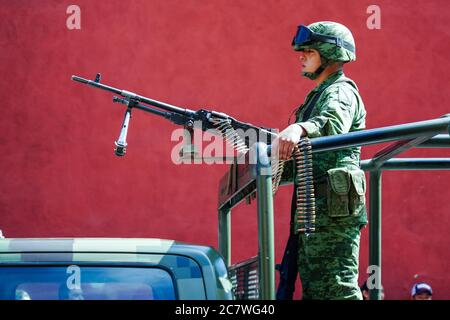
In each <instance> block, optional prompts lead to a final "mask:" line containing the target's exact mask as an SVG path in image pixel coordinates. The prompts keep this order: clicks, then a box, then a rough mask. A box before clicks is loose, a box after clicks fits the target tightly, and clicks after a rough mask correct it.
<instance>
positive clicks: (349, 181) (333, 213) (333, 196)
mask: <svg viewBox="0 0 450 320" xmlns="http://www.w3.org/2000/svg"><path fill="white" fill-rule="evenodd" d="M327 173H328V201H327V202H328V215H329V216H330V217H347V216H350V215H354V216H357V215H359V214H360V213H361V212H362V210H361V208H362V207H363V206H364V205H365V192H366V177H365V175H364V171H362V170H359V169H356V170H350V169H347V168H336V169H330V170H328V172H327Z"/></svg>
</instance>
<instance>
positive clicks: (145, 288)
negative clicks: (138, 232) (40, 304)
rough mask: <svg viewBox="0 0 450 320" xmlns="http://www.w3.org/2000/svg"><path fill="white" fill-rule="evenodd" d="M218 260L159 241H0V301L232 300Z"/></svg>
mask: <svg viewBox="0 0 450 320" xmlns="http://www.w3.org/2000/svg"><path fill="white" fill-rule="evenodd" d="M233 298H234V295H233V290H232V285H231V282H230V280H229V277H228V272H227V268H226V265H225V263H224V260H223V258H222V257H221V256H220V254H219V253H218V252H217V251H216V250H215V249H213V248H212V247H208V246H200V245H193V244H187V243H181V242H177V241H173V240H163V239H130V238H127V239H120V238H114V239H111V238H67V239H66V238H41V239H38V238H30V239H26V238H18V239H8V238H6V239H0V300H82V299H84V300H233Z"/></svg>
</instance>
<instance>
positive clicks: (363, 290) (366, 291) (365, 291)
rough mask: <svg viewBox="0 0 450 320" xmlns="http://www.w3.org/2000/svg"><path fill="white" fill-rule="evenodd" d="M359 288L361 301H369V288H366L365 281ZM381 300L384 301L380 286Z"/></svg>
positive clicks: (382, 290)
mask: <svg viewBox="0 0 450 320" xmlns="http://www.w3.org/2000/svg"><path fill="white" fill-rule="evenodd" d="M359 288H360V289H361V293H362V296H363V300H370V299H369V287H368V286H367V280H366V281H364V283H363V284H362V285H361V287H359ZM381 300H384V288H383V286H381Z"/></svg>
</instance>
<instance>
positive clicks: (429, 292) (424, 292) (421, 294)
mask: <svg viewBox="0 0 450 320" xmlns="http://www.w3.org/2000/svg"><path fill="white" fill-rule="evenodd" d="M432 297H433V289H431V286H430V285H429V284H428V283H425V282H418V283H416V284H414V286H413V287H412V289H411V300H431V299H432Z"/></svg>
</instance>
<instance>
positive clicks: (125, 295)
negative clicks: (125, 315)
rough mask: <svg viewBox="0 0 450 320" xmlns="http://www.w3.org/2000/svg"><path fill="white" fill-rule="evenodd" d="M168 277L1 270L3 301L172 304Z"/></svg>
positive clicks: (122, 270) (115, 270) (89, 270)
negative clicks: (89, 301)
mask: <svg viewBox="0 0 450 320" xmlns="http://www.w3.org/2000/svg"><path fill="white" fill-rule="evenodd" d="M175 298H176V296H175V288H174V285H173V281H172V278H171V276H170V275H169V273H168V272H167V271H165V270H163V269H159V268H135V267H91V266H89V267H88V266H58V267H47V266H42V267H34V266H33V267H19V266H18V267H0V299H2V300H173V299H175Z"/></svg>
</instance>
